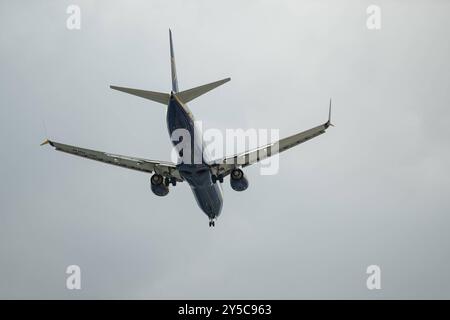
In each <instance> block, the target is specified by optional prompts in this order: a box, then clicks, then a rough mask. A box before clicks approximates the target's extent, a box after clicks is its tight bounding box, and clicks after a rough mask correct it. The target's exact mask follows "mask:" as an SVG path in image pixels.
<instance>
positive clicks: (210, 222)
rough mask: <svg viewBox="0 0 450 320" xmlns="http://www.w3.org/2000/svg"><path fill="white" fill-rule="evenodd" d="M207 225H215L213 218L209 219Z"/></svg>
mask: <svg viewBox="0 0 450 320" xmlns="http://www.w3.org/2000/svg"><path fill="white" fill-rule="evenodd" d="M209 226H210V227H215V223H214V220H213V219H210V220H209Z"/></svg>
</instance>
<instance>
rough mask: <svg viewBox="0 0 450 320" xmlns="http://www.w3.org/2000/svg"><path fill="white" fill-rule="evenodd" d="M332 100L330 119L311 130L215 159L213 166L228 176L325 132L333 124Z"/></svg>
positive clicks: (218, 171)
mask: <svg viewBox="0 0 450 320" xmlns="http://www.w3.org/2000/svg"><path fill="white" fill-rule="evenodd" d="M330 117H331V101H330V109H329V113H328V121H327V122H325V123H324V124H321V125H318V126H316V127H314V128H311V129H309V130H306V131H303V132H300V133H297V134H294V135H292V136H289V137H286V138H283V139H281V140H278V141H276V142H273V143H270V144H267V145H265V146H263V147H259V148H257V149H254V150H250V151H246V152H243V153H240V154H237V155H234V156H232V157H229V158H224V159H221V160H219V161H215V162H214V163H213V164H212V165H211V167H212V168H213V169H215V172H214V173H215V174H217V175H219V174H221V175H223V176H226V175H228V174H229V173H230V172H231V171H232V170H233V169H235V168H239V167H247V166H249V165H251V164H254V163H257V162H259V161H261V160H264V159H267V158H269V157H271V156H273V155H275V154H277V153H280V152H283V151H285V150H288V149H290V148H292V147H295V146H297V145H299V144H301V143H303V142H306V141H308V140H311V139H312V138H315V137H317V136H319V135H321V134H323V133H325V131H326V130H327V129H328V127H330V126H332V124H331V122H330V121H331V119H330Z"/></svg>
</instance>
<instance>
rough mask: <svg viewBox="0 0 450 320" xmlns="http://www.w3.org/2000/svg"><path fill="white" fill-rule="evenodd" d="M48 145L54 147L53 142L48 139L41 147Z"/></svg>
mask: <svg viewBox="0 0 450 320" xmlns="http://www.w3.org/2000/svg"><path fill="white" fill-rule="evenodd" d="M46 144H49V145H51V146H53V142H51V141H50V140H48V139H45V141H44V142H42V143H41V144H40V145H41V146H44V145H46Z"/></svg>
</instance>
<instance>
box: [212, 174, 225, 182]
mask: <svg viewBox="0 0 450 320" xmlns="http://www.w3.org/2000/svg"><path fill="white" fill-rule="evenodd" d="M217 181H219V182H220V183H223V175H221V174H219V175H218V176H216V175H212V182H213V183H216V182H217Z"/></svg>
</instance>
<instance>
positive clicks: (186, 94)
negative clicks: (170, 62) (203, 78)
mask: <svg viewBox="0 0 450 320" xmlns="http://www.w3.org/2000/svg"><path fill="white" fill-rule="evenodd" d="M230 80H231V78H226V79H222V80H219V81H216V82H211V83H208V84H205V85H202V86H199V87H195V88H192V89H189V90H185V91H181V92H178V93H177V94H176V96H177V97H178V98H179V99H180V100H181V101H182V102H184V103H188V102H189V101H191V100H194V99H195V98H198V97H200V96H201V95H203V94H205V93H207V92H209V91H211V90H212V89H215V88H217V87H218V86H221V85H222V84H224V83H227V82H228V81H230Z"/></svg>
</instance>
